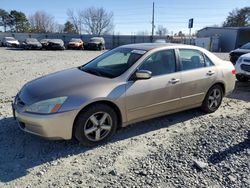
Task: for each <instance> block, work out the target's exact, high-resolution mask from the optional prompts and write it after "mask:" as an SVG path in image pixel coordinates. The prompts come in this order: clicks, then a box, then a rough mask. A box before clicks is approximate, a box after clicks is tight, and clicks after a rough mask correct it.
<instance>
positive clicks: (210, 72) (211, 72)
mask: <svg viewBox="0 0 250 188" xmlns="http://www.w3.org/2000/svg"><path fill="white" fill-rule="evenodd" d="M214 74H215V71H211V70H210V71H208V72H207V75H208V76H212V75H214Z"/></svg>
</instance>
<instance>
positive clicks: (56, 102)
mask: <svg viewBox="0 0 250 188" xmlns="http://www.w3.org/2000/svg"><path fill="white" fill-rule="evenodd" d="M66 99H67V97H58V98H53V99H48V100H44V101H40V102H37V103H34V104H32V105H30V106H28V107H27V108H26V109H25V111H26V112H33V113H41V114H50V113H56V112H58V111H59V109H60V108H61V106H62V105H63V103H64V102H65V100H66Z"/></svg>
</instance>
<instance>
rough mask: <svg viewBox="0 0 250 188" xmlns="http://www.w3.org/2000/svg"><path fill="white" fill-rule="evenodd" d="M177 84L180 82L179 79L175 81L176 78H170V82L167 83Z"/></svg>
mask: <svg viewBox="0 0 250 188" xmlns="http://www.w3.org/2000/svg"><path fill="white" fill-rule="evenodd" d="M178 82H180V79H176V78H172V79H171V80H169V81H168V83H170V84H177V83H178Z"/></svg>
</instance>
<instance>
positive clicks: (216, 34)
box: [197, 27, 250, 52]
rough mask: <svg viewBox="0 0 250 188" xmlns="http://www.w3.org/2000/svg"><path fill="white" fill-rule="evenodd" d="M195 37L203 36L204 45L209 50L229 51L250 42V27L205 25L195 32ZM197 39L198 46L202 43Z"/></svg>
mask: <svg viewBox="0 0 250 188" xmlns="http://www.w3.org/2000/svg"><path fill="white" fill-rule="evenodd" d="M197 38H203V40H204V47H205V48H206V47H207V46H209V48H210V49H209V50H211V51H217V50H218V51H221V52H229V51H231V50H234V49H236V48H239V47H240V46H242V45H243V44H245V43H247V42H250V27H205V28H203V29H201V30H199V31H198V32H197ZM205 38H207V40H206V39H205ZM197 40H198V41H197V45H198V46H201V45H203V43H202V42H201V41H199V39H197ZM217 40H218V41H217ZM207 43H209V44H207ZM215 43H216V44H215ZM216 45H217V46H216ZM201 47H203V46H201Z"/></svg>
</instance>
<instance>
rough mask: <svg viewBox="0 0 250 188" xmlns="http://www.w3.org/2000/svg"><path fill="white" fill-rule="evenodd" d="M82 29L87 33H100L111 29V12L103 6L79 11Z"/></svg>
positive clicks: (112, 26)
mask: <svg viewBox="0 0 250 188" xmlns="http://www.w3.org/2000/svg"><path fill="white" fill-rule="evenodd" d="M80 17H81V18H82V23H83V25H84V30H85V31H86V32H87V33H88V34H93V35H98V36H99V35H102V34H108V33H110V32H112V31H113V29H114V24H113V13H112V12H107V11H106V10H105V9H104V8H95V7H91V8H88V9H85V10H83V11H81V12H80Z"/></svg>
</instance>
